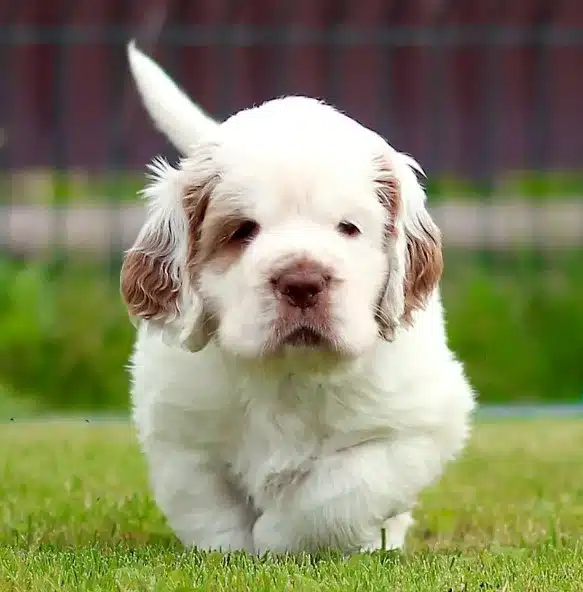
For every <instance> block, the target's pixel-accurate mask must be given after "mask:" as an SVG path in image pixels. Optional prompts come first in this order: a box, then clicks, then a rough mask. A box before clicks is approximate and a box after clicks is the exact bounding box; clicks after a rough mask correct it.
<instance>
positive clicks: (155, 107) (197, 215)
mask: <svg viewBox="0 0 583 592" xmlns="http://www.w3.org/2000/svg"><path fill="white" fill-rule="evenodd" d="M132 52H133V54H132ZM132 60H133V61H132ZM130 61H131V63H132V69H133V73H134V76H135V78H136V81H137V83H138V87H139V88H140V91H141V92H142V95H143V96H144V97H145V99H144V102H145V104H146V106H147V107H148V110H149V112H150V114H151V116H152V117H153V118H154V120H155V121H156V123H157V125H158V127H159V128H160V129H162V131H165V133H166V134H167V135H168V136H169V138H170V139H171V140H172V141H173V143H174V144H175V145H176V146H178V147H179V148H180V149H181V150H182V151H183V152H185V158H184V159H183V160H182V161H181V162H180V164H179V166H178V167H176V168H173V167H171V166H170V165H168V164H166V163H164V162H163V161H156V162H155V163H154V164H153V165H152V166H151V170H152V174H153V179H152V183H151V184H150V185H149V186H148V187H147V188H146V190H145V195H146V198H147V200H148V205H149V212H148V218H147V220H146V222H145V225H144V227H143V228H142V230H141V232H140V235H139V236H138V238H137V240H136V242H135V244H134V246H133V247H132V248H131V249H130V250H129V252H128V253H127V254H126V258H125V261H124V265H123V269H122V293H123V296H124V299H125V302H126V304H127V307H128V309H129V312H130V315H131V316H132V317H134V318H137V319H141V320H143V321H144V322H146V323H147V324H148V326H149V327H153V328H156V329H158V330H160V331H161V332H162V336H163V337H164V338H165V339H166V340H167V341H168V342H170V343H175V344H178V345H181V346H183V347H186V348H187V349H190V350H193V351H194V350H198V349H200V348H202V347H204V345H205V344H206V343H207V342H208V340H209V339H211V338H212V337H213V336H214V337H215V338H216V339H217V342H218V344H219V346H220V347H222V348H223V349H224V350H226V351H228V352H230V353H233V354H236V355H239V356H243V357H246V358H257V357H271V356H281V355H286V354H294V353H298V352H301V353H306V352H312V351H314V350H317V351H319V352H321V351H326V352H332V353H334V354H335V355H339V356H341V357H344V356H346V357H352V356H356V355H359V354H360V353H362V352H364V351H365V350H367V349H368V348H369V347H371V346H372V345H373V344H374V343H375V341H376V340H377V339H379V338H381V339H386V340H391V339H393V338H394V336H395V331H397V330H399V328H400V327H406V326H407V325H408V324H411V323H413V322H414V321H415V313H416V311H418V310H420V309H422V308H423V307H424V305H425V302H426V300H427V299H428V298H429V297H430V295H431V294H432V292H433V291H434V290H435V289H436V286H437V283H438V281H439V278H440V275H441V271H442V257H441V245H440V233H439V231H438V229H437V227H436V226H435V224H434V223H433V221H432V220H431V218H430V216H429V214H428V212H427V210H426V208H425V195H424V192H423V189H422V187H421V186H420V184H419V183H418V181H417V177H416V175H415V172H414V170H413V169H414V168H417V165H416V164H415V163H414V161H412V160H411V159H409V158H408V157H406V156H404V155H402V154H399V153H398V152H396V151H395V150H393V149H392V148H391V147H390V146H389V145H388V144H387V143H386V142H385V141H384V140H383V139H382V138H380V136H378V135H377V134H375V133H374V132H372V131H370V130H369V129H367V128H365V127H363V126H361V125H360V124H358V123H357V122H355V121H354V120H352V119H350V118H349V117H347V116H345V115H343V114H341V113H339V112H338V111H336V110H335V109H333V108H332V107H330V106H327V105H325V104H323V103H321V102H319V101H316V100H313V99H307V98H302V97H288V98H284V99H277V100H273V101H269V102H267V103H264V104H263V105H261V106H259V107H255V108H252V109H248V110H244V111H242V112H240V113H238V114H236V115H234V116H232V117H231V118H229V119H228V120H227V121H225V122H224V123H222V124H218V123H215V122H213V121H212V120H210V119H209V118H208V117H206V116H205V115H204V114H203V113H202V112H201V111H200V110H199V109H198V108H197V107H195V106H194V105H192V103H190V102H189V100H188V99H186V97H185V96H184V95H183V94H182V93H181V91H180V90H178V88H177V87H176V86H175V85H174V84H173V83H172V82H171V81H170V79H169V78H168V77H167V76H166V75H165V74H164V73H163V72H162V71H161V70H160V69H159V68H158V67H157V66H156V65H155V64H153V63H152V62H150V61H149V60H148V58H146V57H145V56H143V55H142V54H139V53H138V52H137V50H136V49H135V48H133V47H131V48H130ZM173 104H175V105H177V109H176V112H175V113H174V117H170V116H169V115H168V114H170V113H172V112H173ZM181 118H183V119H184V124H183V125H180V120H181ZM196 119H198V120H199V121H200V122H201V125H200V126H199V127H198V130H199V131H200V133H199V134H198V137H197V134H195V133H193V126H194V120H196ZM165 121H171V122H172V125H171V126H169V125H166V124H165ZM184 134H187V135H188V137H184Z"/></svg>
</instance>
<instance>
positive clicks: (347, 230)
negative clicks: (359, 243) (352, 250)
mask: <svg viewBox="0 0 583 592" xmlns="http://www.w3.org/2000/svg"><path fill="white" fill-rule="evenodd" d="M337 228H338V232H340V234H343V235H344V236H358V235H359V234H360V228H359V227H358V226H357V225H356V224H353V223H352V222H348V221H347V220H342V222H340V224H338V226H337Z"/></svg>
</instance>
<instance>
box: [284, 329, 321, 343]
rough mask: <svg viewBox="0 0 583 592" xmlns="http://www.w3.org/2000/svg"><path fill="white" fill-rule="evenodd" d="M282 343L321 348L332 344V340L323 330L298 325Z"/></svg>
mask: <svg viewBox="0 0 583 592" xmlns="http://www.w3.org/2000/svg"><path fill="white" fill-rule="evenodd" d="M281 344H282V345H290V346H292V347H310V348H320V347H325V346H326V347H327V346H329V345H330V340H329V339H327V338H326V337H325V336H324V335H323V334H322V333H321V332H319V331H316V330H315V329H312V328H311V327H298V328H297V329H294V330H293V331H291V333H288V334H287V335H286V336H285V337H284V338H283V339H282V340H281Z"/></svg>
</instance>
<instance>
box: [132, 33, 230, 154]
mask: <svg viewBox="0 0 583 592" xmlns="http://www.w3.org/2000/svg"><path fill="white" fill-rule="evenodd" d="M127 51H128V61H129V65H130V71H131V73H132V76H133V78H134V81H135V83H136V86H137V88H138V92H139V93H140V96H141V98H142V102H143V104H144V107H145V108H146V110H147V111H148V113H149V115H150V117H151V118H152V121H153V122H154V125H155V126H156V128H157V129H158V130H159V131H160V132H162V133H163V134H164V135H165V136H166V137H167V138H168V139H169V140H170V142H171V143H172V144H173V145H174V146H175V147H176V149H177V150H178V151H179V152H180V153H181V154H183V155H188V153H189V152H190V150H191V148H192V146H193V145H194V144H197V143H198V142H199V141H200V140H201V139H203V138H204V136H206V135H207V134H208V133H209V132H212V131H214V130H215V129H216V128H217V126H218V125H219V124H218V123H217V122H216V121H215V120H214V119H212V118H211V117H210V116H208V115H207V114H206V113H205V112H204V111H203V110H202V109H201V108H200V107H198V106H197V105H195V104H194V103H193V102H192V101H191V100H190V99H189V98H188V97H187V96H186V94H185V93H184V91H182V90H181V89H180V88H179V87H178V86H177V85H176V83H175V82H174V81H173V80H172V79H171V78H170V76H168V74H166V72H164V70H162V68H160V66H158V64H156V63H155V62H154V61H153V60H151V59H150V58H149V57H147V56H146V55H145V54H143V53H142V52H141V51H140V50H139V49H138V48H137V47H136V44H135V42H134V41H130V43H129V44H128V49H127Z"/></svg>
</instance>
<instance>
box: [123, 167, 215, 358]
mask: <svg viewBox="0 0 583 592" xmlns="http://www.w3.org/2000/svg"><path fill="white" fill-rule="evenodd" d="M150 170H151V173H152V175H151V178H152V182H151V183H150V184H149V185H148V187H147V188H146V189H145V191H144V194H145V197H146V199H147V200H148V214H147V218H146V221H145V223H144V225H143V227H142V229H141V231H140V233H139V235H138V237H137V239H136V241H135V243H134V245H133V246H132V247H131V249H129V250H128V251H127V253H126V255H125V258H124V262H123V265H122V269H121V293H122V297H123V299H124V302H125V304H126V306H127V309H128V313H129V316H130V319H131V320H132V322H133V324H134V325H137V324H142V323H143V324H144V325H145V328H146V329H147V330H148V331H154V332H157V333H159V334H160V335H161V337H162V339H163V341H164V342H165V343H166V344H167V345H172V346H178V347H181V348H184V349H187V350H189V351H198V350H199V349H202V348H203V347H204V346H205V345H206V343H207V342H208V340H209V338H210V335H209V334H208V332H207V327H206V323H205V314H204V310H203V302H202V298H201V297H200V295H199V293H198V291H197V287H196V278H195V277H193V276H192V273H191V270H190V267H191V263H192V261H191V259H193V258H194V257H195V256H196V254H197V242H198V235H199V233H200V226H201V225H202V223H203V220H204V216H205V213H206V208H207V206H208V202H209V193H208V190H207V188H208V185H209V184H208V183H207V182H204V181H201V182H200V183H197V184H196V185H195V186H194V187H191V186H189V185H188V184H187V183H185V172H184V170H182V169H181V168H180V169H175V168H173V167H171V166H170V165H169V164H167V163H166V162H165V161H163V160H157V161H154V162H153V163H152V164H151V165H150ZM185 198H186V199H187V200H188V204H189V208H188V212H187V211H186V210H185V208H184V201H185Z"/></svg>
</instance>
